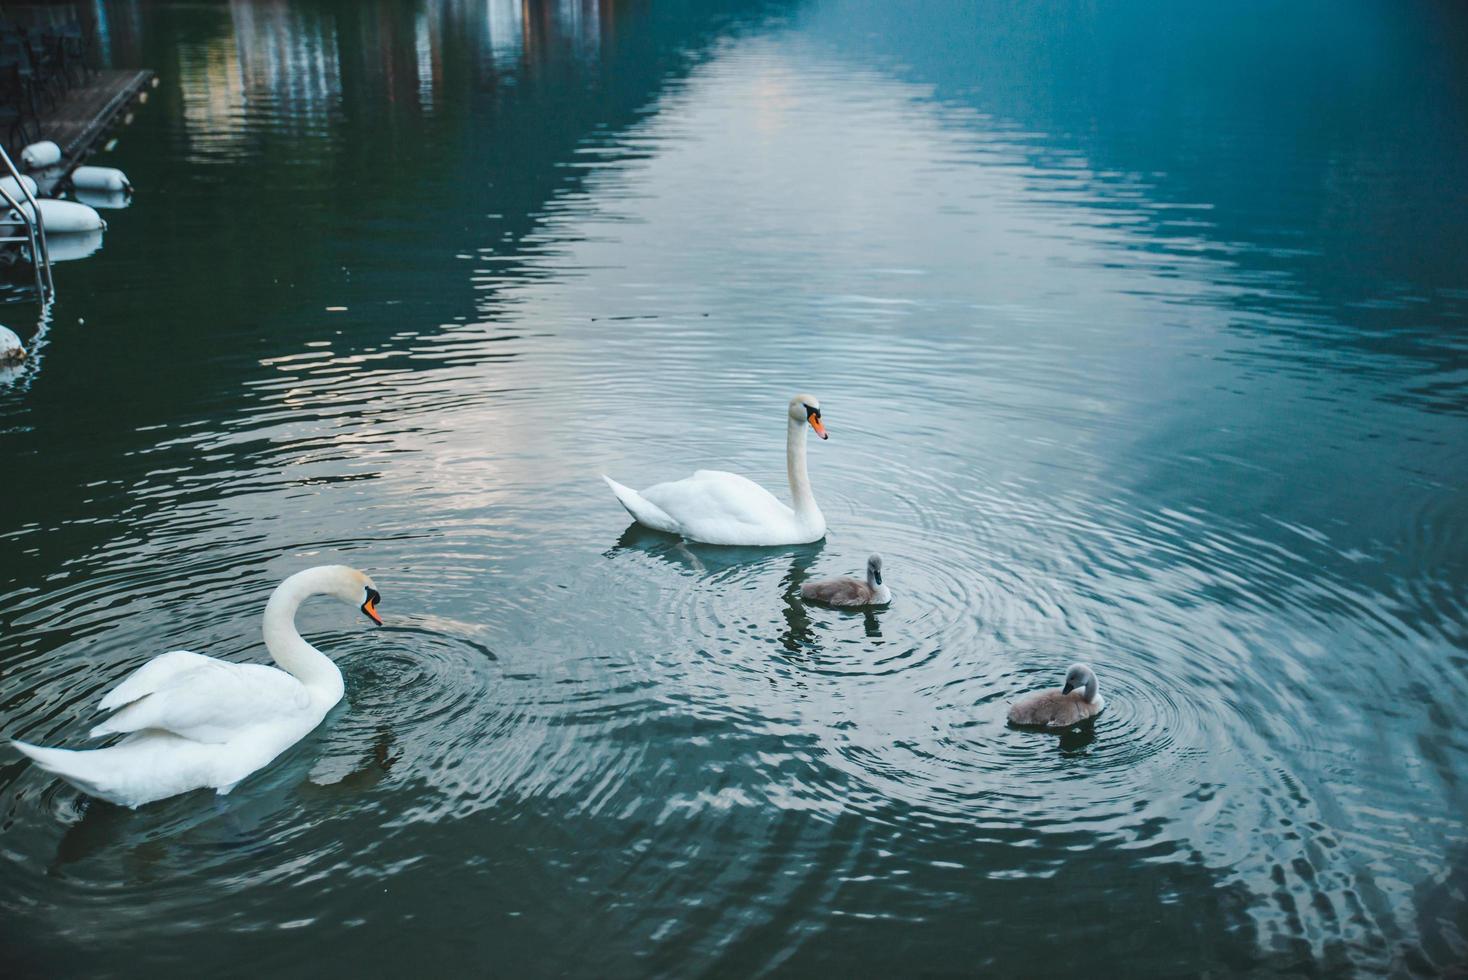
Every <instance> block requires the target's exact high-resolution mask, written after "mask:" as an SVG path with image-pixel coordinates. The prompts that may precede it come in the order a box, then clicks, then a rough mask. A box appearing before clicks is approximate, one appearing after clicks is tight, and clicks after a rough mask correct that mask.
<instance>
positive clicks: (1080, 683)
mask: <svg viewBox="0 0 1468 980" xmlns="http://www.w3.org/2000/svg"><path fill="white" fill-rule="evenodd" d="M1104 707H1106V699H1105V698H1103V697H1102V696H1101V692H1100V685H1099V684H1098V683H1097V682H1096V675H1095V674H1094V673H1092V672H1091V668H1090V667H1087V666H1086V665H1085V664H1072V665H1071V667H1070V670H1068V671H1066V673H1065V686H1064V687H1062V688H1061V689H1060V690H1058V691H1056V690H1053V689H1052V690H1049V691H1039V692H1037V693H1035V694H1031V695H1029V696H1028V697H1024V698H1020V699H1019V700H1018V701H1016V702H1015V703H1014V704H1012V705H1010V707H1009V723H1010V724H1011V725H1035V726H1042V727H1045V728H1069V727H1070V726H1071V725H1077V724H1080V723H1081V722H1083V721H1088V720H1090V719H1092V718H1094V717H1096V716H1097V715H1099V714H1100V713H1101V709H1102V708H1104Z"/></svg>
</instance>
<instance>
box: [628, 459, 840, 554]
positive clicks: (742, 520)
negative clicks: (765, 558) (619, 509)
mask: <svg viewBox="0 0 1468 980" xmlns="http://www.w3.org/2000/svg"><path fill="white" fill-rule="evenodd" d="M642 497H643V498H644V499H645V500H647V501H649V502H650V503H652V504H653V505H654V506H656V507H657V508H658V509H659V510H660V511H661V512H663V513H665V514H667V515H668V516H669V517H671V518H672V519H673V520H674V521H676V522H677V524H678V528H679V533H680V534H683V535H684V536H686V537H689V538H692V539H693V540H695V541H703V542H706V543H708V544H728V545H768V544H787V543H791V542H792V541H793V540H794V538H795V537H797V536H799V529H798V527H797V522H796V519H795V511H793V510H791V509H790V508H789V507H787V506H786V505H785V504H783V503H781V502H780V500H779V499H778V498H776V497H775V495H774V494H772V493H770V492H769V491H768V490H766V489H765V488H764V487H762V486H760V485H759V484H758V483H755V482H754V481H753V480H751V479H748V478H747V477H743V476H740V475H739V474H737V473H726V472H724V471H723V470H699V471H698V472H697V473H694V474H693V475H692V476H690V477H688V478H687V479H684V480H674V481H672V482H669V483H659V484H657V485H656V486H653V487H648V488H647V489H646V490H643V491H642ZM824 531H825V529H824V527H823V528H821V532H822V533H824ZM811 540H815V538H811Z"/></svg>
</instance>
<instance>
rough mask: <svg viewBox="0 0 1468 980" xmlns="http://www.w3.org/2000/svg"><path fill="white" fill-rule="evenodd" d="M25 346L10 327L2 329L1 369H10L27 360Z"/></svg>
mask: <svg viewBox="0 0 1468 980" xmlns="http://www.w3.org/2000/svg"><path fill="white" fill-rule="evenodd" d="M25 358H26V353H25V345H24V344H22V343H21V342H20V338H19V337H17V336H16V335H15V331H14V330H11V329H10V328H9V327H0V367H9V366H11V365H12V364H19V363H20V362H21V361H23V360H25Z"/></svg>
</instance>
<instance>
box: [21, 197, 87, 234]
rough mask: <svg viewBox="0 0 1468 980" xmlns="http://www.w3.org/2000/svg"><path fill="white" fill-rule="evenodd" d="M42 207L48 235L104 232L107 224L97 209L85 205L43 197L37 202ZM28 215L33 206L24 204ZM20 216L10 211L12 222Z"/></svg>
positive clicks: (43, 221) (43, 223)
mask: <svg viewBox="0 0 1468 980" xmlns="http://www.w3.org/2000/svg"><path fill="white" fill-rule="evenodd" d="M36 203H37V204H39V205H40V206H41V224H42V226H43V227H45V229H46V234H47V235H66V234H70V233H72V232H80V231H104V230H105V229H106V228H107V222H105V221H103V220H102V216H101V215H100V214H98V213H97V212H96V209H94V208H89V207H87V206H86V205H85V204H78V203H77V202H75V201H53V200H52V199H51V198H49V197H43V198H41V199H40V200H39V201H37V202H36ZM21 207H22V208H24V209H25V213H26V214H30V213H31V206H30V204H28V203H22V204H21ZM17 218H19V215H17V214H16V213H15V209H14V208H11V209H10V220H11V221H12V222H14V221H15V220H16V219H17Z"/></svg>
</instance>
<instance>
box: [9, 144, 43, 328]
mask: <svg viewBox="0 0 1468 980" xmlns="http://www.w3.org/2000/svg"><path fill="white" fill-rule="evenodd" d="M0 163H3V164H4V170H3V171H0V177H4V176H6V174H9V175H10V176H11V177H14V178H15V187H16V189H17V190H18V191H20V196H21V197H23V198H25V200H26V201H27V202H28V203H29V204H30V208H29V210H27V209H26V208H23V207H21V204H20V201H19V200H17V199H16V198H15V196H13V195H12V194H11V193H10V191H9V189H8V188H6V187H4V186H0V199H3V201H4V203H5V204H6V205H8V206H9V208H10V211H11V213H13V214H15V215H16V216H17V218H18V219H19V221H20V223H21V224H22V225H24V226H25V234H24V235H13V234H5V235H0V244H4V243H6V242H21V243H23V244H28V245H30V249H31V265H33V266H34V267H35V270H36V290H37V291H38V292H39V293H40V294H41V303H42V305H44V304H46V303H49V302H50V301H51V299H52V298H53V297H54V296H55V295H56V283H55V282H54V281H53V280H52V279H51V253H50V252H49V251H48V250H47V249H46V224H45V222H44V221H43V220H42V218H41V206H40V205H39V204H38V203H36V197H35V195H34V194H32V193H31V191H30V188H28V187H27V186H26V184H25V181H23V180H21V179H20V171H19V170H16V169H15V162H14V161H13V160H11V159H10V154H9V153H7V152H5V147H4V146H3V145H0ZM12 224H13V222H11V221H9V220H5V221H0V226H3V228H4V229H5V230H6V231H7V232H8V231H9V229H10V226H11V225H12Z"/></svg>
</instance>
